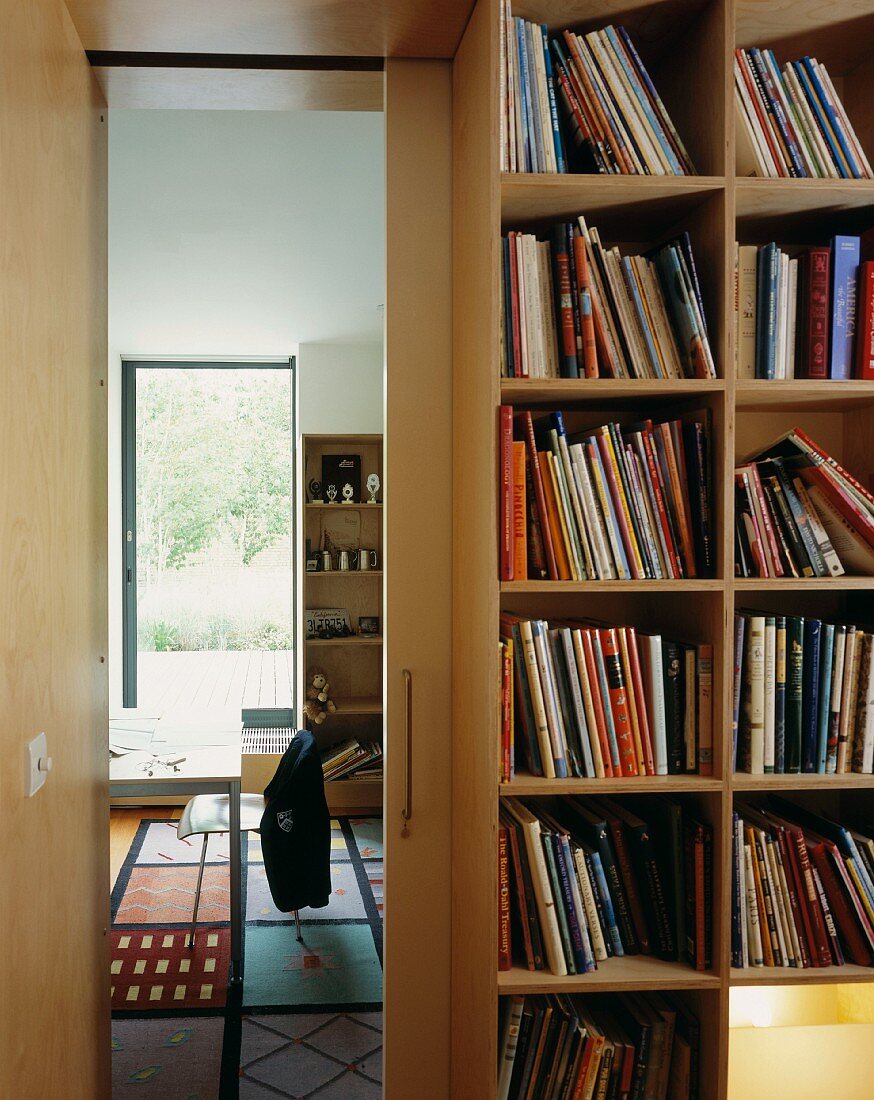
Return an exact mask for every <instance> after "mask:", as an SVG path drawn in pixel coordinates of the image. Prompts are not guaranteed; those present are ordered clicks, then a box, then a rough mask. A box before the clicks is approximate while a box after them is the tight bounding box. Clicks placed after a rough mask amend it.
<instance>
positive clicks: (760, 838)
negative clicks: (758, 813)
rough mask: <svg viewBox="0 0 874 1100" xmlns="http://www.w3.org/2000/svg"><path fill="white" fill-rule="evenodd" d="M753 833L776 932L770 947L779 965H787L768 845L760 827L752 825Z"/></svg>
mask: <svg viewBox="0 0 874 1100" xmlns="http://www.w3.org/2000/svg"><path fill="white" fill-rule="evenodd" d="M753 833H754V835H755V838H756V845H757V847H758V848H759V850H760V852H761V857H762V858H761V859H760V860H759V874H760V876H761V877H762V878H763V879H764V881H765V883H766V884H767V890H768V893H769V894H770V895H771V912H772V913H773V916H774V925H775V929H774V931H775V932H776V939H775V937H774V932H772V933H771V949H772V950H773V952H774V961H775V962H776V963H777V964H778V965H779V966H788V965H789V961H788V956H787V954H786V940H785V937H784V935H783V921H782V919H781V916H780V906H779V898H778V892H777V886H776V883H775V882H774V876H773V875H772V873H771V860H770V858H769V852H768V845H767V842H766V840H765V834H764V832H763V831H762V830H761V829H758V828H756V827H755V826H753ZM769 931H770V929H769ZM778 960H779V962H778Z"/></svg>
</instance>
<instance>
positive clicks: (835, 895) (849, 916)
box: [810, 841, 872, 966]
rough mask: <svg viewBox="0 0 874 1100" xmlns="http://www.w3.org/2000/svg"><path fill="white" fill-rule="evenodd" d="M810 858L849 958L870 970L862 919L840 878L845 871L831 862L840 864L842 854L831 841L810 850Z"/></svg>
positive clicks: (813, 846)
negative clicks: (820, 880)
mask: <svg viewBox="0 0 874 1100" xmlns="http://www.w3.org/2000/svg"><path fill="white" fill-rule="evenodd" d="M810 854H811V856H812V858H813V862H814V863H815V864H816V869H817V870H818V871H819V877H820V878H821V879H822V885H823V887H824V889H825V892H826V896H827V897H828V901H829V905H830V906H831V911H832V914H833V915H834V919H835V923H836V924H837V926H838V930H839V931H840V934H841V939H842V941H843V945H844V947H845V948H846V950H847V954H848V955H849V957H850V959H851V961H852V962H854V963H856V965H857V966H870V965H871V962H872V956H871V951H870V948H869V947H868V943H867V940H866V938H865V935H864V933H863V931H862V929H861V928H860V927H859V918H858V915H857V913H856V912H855V909H854V906H853V905H852V903H851V901H850V900H849V899H848V898H847V896H846V894H847V892H848V891H847V888H846V886H845V884H844V882H843V881H842V878H840V877H839V874H840V870H841V869H843V868H840V869H838V865H837V862H835V863H833V862H832V860H834V861H838V860H840V858H841V856H840V853H839V852H838V850H837V848H836V847H835V845H833V844H830V843H829V842H828V841H821V842H820V843H819V844H814V845H812V846H811V848H810Z"/></svg>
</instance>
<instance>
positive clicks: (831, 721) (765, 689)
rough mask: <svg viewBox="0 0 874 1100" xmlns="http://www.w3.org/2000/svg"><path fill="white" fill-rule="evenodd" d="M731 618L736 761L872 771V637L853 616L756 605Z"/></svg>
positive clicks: (760, 768) (775, 768)
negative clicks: (781, 611)
mask: <svg viewBox="0 0 874 1100" xmlns="http://www.w3.org/2000/svg"><path fill="white" fill-rule="evenodd" d="M734 624H735V635H734V696H733V702H734V712H733V723H732V724H733V729H734V731H735V734H736V738H735V743H734V746H733V751H734V755H735V758H736V769H738V770H740V771H744V772H750V773H752V774H754V775H763V774H770V773H772V772H773V773H775V774H778V775H782V774H789V773H799V772H810V773H819V774H821V775H836V774H837V775H841V774H845V773H847V772H851V771H852V772H863V773H867V774H870V773H871V771H872V766H874V661H872V659H871V658H872V652H871V650H872V643H874V637H872V635H871V634H870V633H866V632H865V631H864V630H863V629H862V628H861V627H857V626H856V625H854V624H849V625H847V624H846V623H830V622H823V621H822V620H820V619H815V618H801V617H800V616H797V615H769V614H766V613H765V612H759V611H746V612H742V613H739V614H737V615H735V620H734Z"/></svg>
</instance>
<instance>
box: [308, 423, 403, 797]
mask: <svg viewBox="0 0 874 1100" xmlns="http://www.w3.org/2000/svg"><path fill="white" fill-rule="evenodd" d="M326 454H356V455H360V456H361V498H360V501H358V502H356V503H355V504H339V503H337V504H328V503H324V504H318V503H313V502H311V501H310V500H309V499H308V490H307V485H308V483H309V481H310V480H311V479H312V478H315V479H316V480H317V481H321V480H322V456H323V455H326ZM298 470H299V477H300V485H299V487H298V492H299V499H300V501H302V502H303V503H302V505H301V507H300V508H299V517H300V522H299V525H298V531H299V542H300V546H299V547H298V561H299V562H300V567H299V570H298V574H299V582H300V590H299V599H298V620H299V626H298V637H299V638H300V647H299V649H300V658H299V660H298V691H297V696H296V697H297V698H298V699H299V700H300V703H299V707H300V713H299V715H298V722H299V724H300V725H301V726H303V725H306V724H308V723H307V721H306V717H305V715H304V714H303V702H304V700H305V698H306V689H307V686H308V683H309V677H308V673H309V671H310V670H311V669H312V668H313V667H318V668H321V669H323V670H324V672H325V675H326V676H327V678H328V682H329V683H330V685H331V698H332V699H333V700H334V702H335V704H336V708H337V709H336V711H335V712H334V713H333V714H331V715H329V716H328V718H327V719H326V720H325V722H324V723H322V724H320V725H318V726H315V727H313V728H314V729H315V732H316V737H317V739H318V741H319V743H320V744H322V745H325V746H327V745H330V744H333V743H334V742H336V741H342V740H344V739H346V738H348V737H361V738H364V739H367V740H376V741H380V742H382V739H383V699H382V683H383V640H382V637H363V636H360V635H358V634H355V635H353V636H351V637H345V638H329V639H328V638H308V637H307V634H306V612H307V609H310V608H318V607H324V608H328V607H342V608H346V609H347V610H348V612H349V617H350V620H351V626H352V629H353V630H356V631H357V629H358V619H359V617H360V616H362V615H376V616H379V618H380V624H381V623H382V603H383V600H382V589H383V572H382V569H381V568H376V569H371V570H366V571H361V570H350V571H348V572H342V571H340V570H339V569H338V568H337V561H336V554H335V555H334V559H335V560H334V568H333V569H332V570H330V571H327V572H321V571H320V572H315V573H308V572H306V571H305V568H304V563H305V560H306V547H307V542H308V541H309V545H310V547H311V549H312V550H320V549H322V532H323V525H324V522H325V519H326V517H327V516H328V515H329V514H331V513H340V512H343V513H347V514H354V517H355V519H356V520H357V521H358V522H359V523H360V539H359V543H358V545H359V546H360V547H365V548H367V549H368V550H375V551H376V555H377V566H379V567H381V566H382V562H383V541H382V530H383V507H382V503H378V504H367V503H366V501H367V499H368V497H369V494H368V493H367V490H366V488H365V482H366V480H367V475H368V474H371V473H376V474H377V475H378V476H379V479H380V490H379V494H378V495H379V497H380V498H382V484H381V483H382V479H383V461H382V436H381V435H342V436H340V435H304V436H302V437H301V442H300V461H299V463H298ZM325 792H326V794H327V796H328V805H329V806H330V808H331V811H332V812H333V813H342V812H345V811H356V812H362V811H364V810H371V811H380V812H381V810H382V781H381V780H378V779H346V780H344V779H340V780H334V781H332V782H330V783H327V784H326V785H325Z"/></svg>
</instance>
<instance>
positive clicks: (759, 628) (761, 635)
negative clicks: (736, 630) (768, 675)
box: [745, 615, 765, 775]
mask: <svg viewBox="0 0 874 1100" xmlns="http://www.w3.org/2000/svg"><path fill="white" fill-rule="evenodd" d="M747 629H748V630H749V645H748V646H747V655H746V666H747V667H746V669H745V676H746V681H747V683H748V684H749V690H748V693H747V695H746V698H745V703H746V705H747V706H748V708H749V713H748V714H747V715H746V720H747V723H748V725H749V731H750V769H749V770H750V774H751V775H764V774H765V616H764V615H750V617H749V618H748V619H747Z"/></svg>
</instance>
